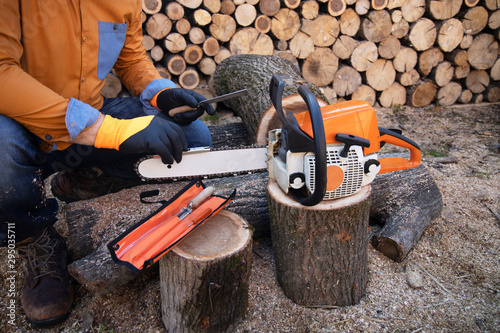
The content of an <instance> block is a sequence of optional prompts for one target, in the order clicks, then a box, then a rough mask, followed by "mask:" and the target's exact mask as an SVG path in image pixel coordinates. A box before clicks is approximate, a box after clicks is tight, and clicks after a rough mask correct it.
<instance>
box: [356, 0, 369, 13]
mask: <svg viewBox="0 0 500 333" xmlns="http://www.w3.org/2000/svg"><path fill="white" fill-rule="evenodd" d="M354 9H355V10H356V13H358V15H366V13H368V11H369V10H370V0H358V1H356V5H355V6H354Z"/></svg>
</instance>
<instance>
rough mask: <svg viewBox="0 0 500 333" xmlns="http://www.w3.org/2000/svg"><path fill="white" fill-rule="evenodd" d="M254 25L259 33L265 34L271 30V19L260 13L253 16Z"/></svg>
mask: <svg viewBox="0 0 500 333" xmlns="http://www.w3.org/2000/svg"><path fill="white" fill-rule="evenodd" d="M254 27H255V29H257V31H258V32H259V33H261V34H267V33H268V32H269V31H271V19H270V18H269V16H266V15H263V14H260V15H258V16H257V17H256V18H255V22H254Z"/></svg>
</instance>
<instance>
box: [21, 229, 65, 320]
mask: <svg viewBox="0 0 500 333" xmlns="http://www.w3.org/2000/svg"><path fill="white" fill-rule="evenodd" d="M17 251H18V253H19V256H20V257H21V258H23V259H25V260H24V261H25V263H24V264H25V268H24V285H23V290H22V295H21V305H22V307H23V309H24V312H25V313H26V316H27V318H28V321H29V322H30V323H31V324H32V325H33V326H35V327H45V326H50V325H55V324H57V323H60V322H62V321H64V320H66V318H67V317H68V315H69V312H70V310H71V306H72V304H73V299H74V290H73V281H72V279H71V277H70V275H69V273H68V268H67V265H68V249H67V247H66V243H65V242H64V239H63V238H62V237H61V236H60V235H59V234H58V233H57V232H56V231H55V229H54V228H53V227H48V228H46V229H44V230H43V231H42V232H41V233H40V235H39V236H38V237H37V238H36V239H35V238H34V237H33V238H32V239H27V240H24V241H22V242H20V243H19V244H18V246H17Z"/></svg>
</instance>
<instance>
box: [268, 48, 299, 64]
mask: <svg viewBox="0 0 500 333" xmlns="http://www.w3.org/2000/svg"><path fill="white" fill-rule="evenodd" d="M273 56H276V57H280V58H283V59H285V60H288V61H290V62H291V63H293V64H294V65H296V66H297V67H299V61H298V60H297V58H296V57H295V56H294V55H293V54H292V52H290V51H278V50H274V51H273Z"/></svg>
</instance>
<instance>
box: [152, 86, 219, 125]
mask: <svg viewBox="0 0 500 333" xmlns="http://www.w3.org/2000/svg"><path fill="white" fill-rule="evenodd" d="M204 100H206V98H205V97H203V96H202V95H200V94H198V93H196V92H194V91H192V90H189V89H183V88H166V89H163V90H162V91H160V92H159V93H158V94H156V95H155V96H154V97H153V98H152V99H151V100H150V101H149V103H150V104H151V105H152V106H154V107H156V108H158V109H159V110H160V111H162V112H164V113H168V114H169V115H170V116H171V117H172V118H173V119H174V121H175V122H176V123H178V124H180V125H188V124H190V123H192V122H193V121H195V120H196V119H198V118H199V117H201V116H202V115H203V113H204V112H207V113H208V114H209V115H214V114H215V110H214V108H213V107H212V105H210V104H205V105H203V106H200V107H198V103H199V102H201V101H204ZM176 108H178V109H177V110H182V111H180V112H179V113H177V112H175V111H174V110H173V109H176ZM172 113H175V114H172Z"/></svg>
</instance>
